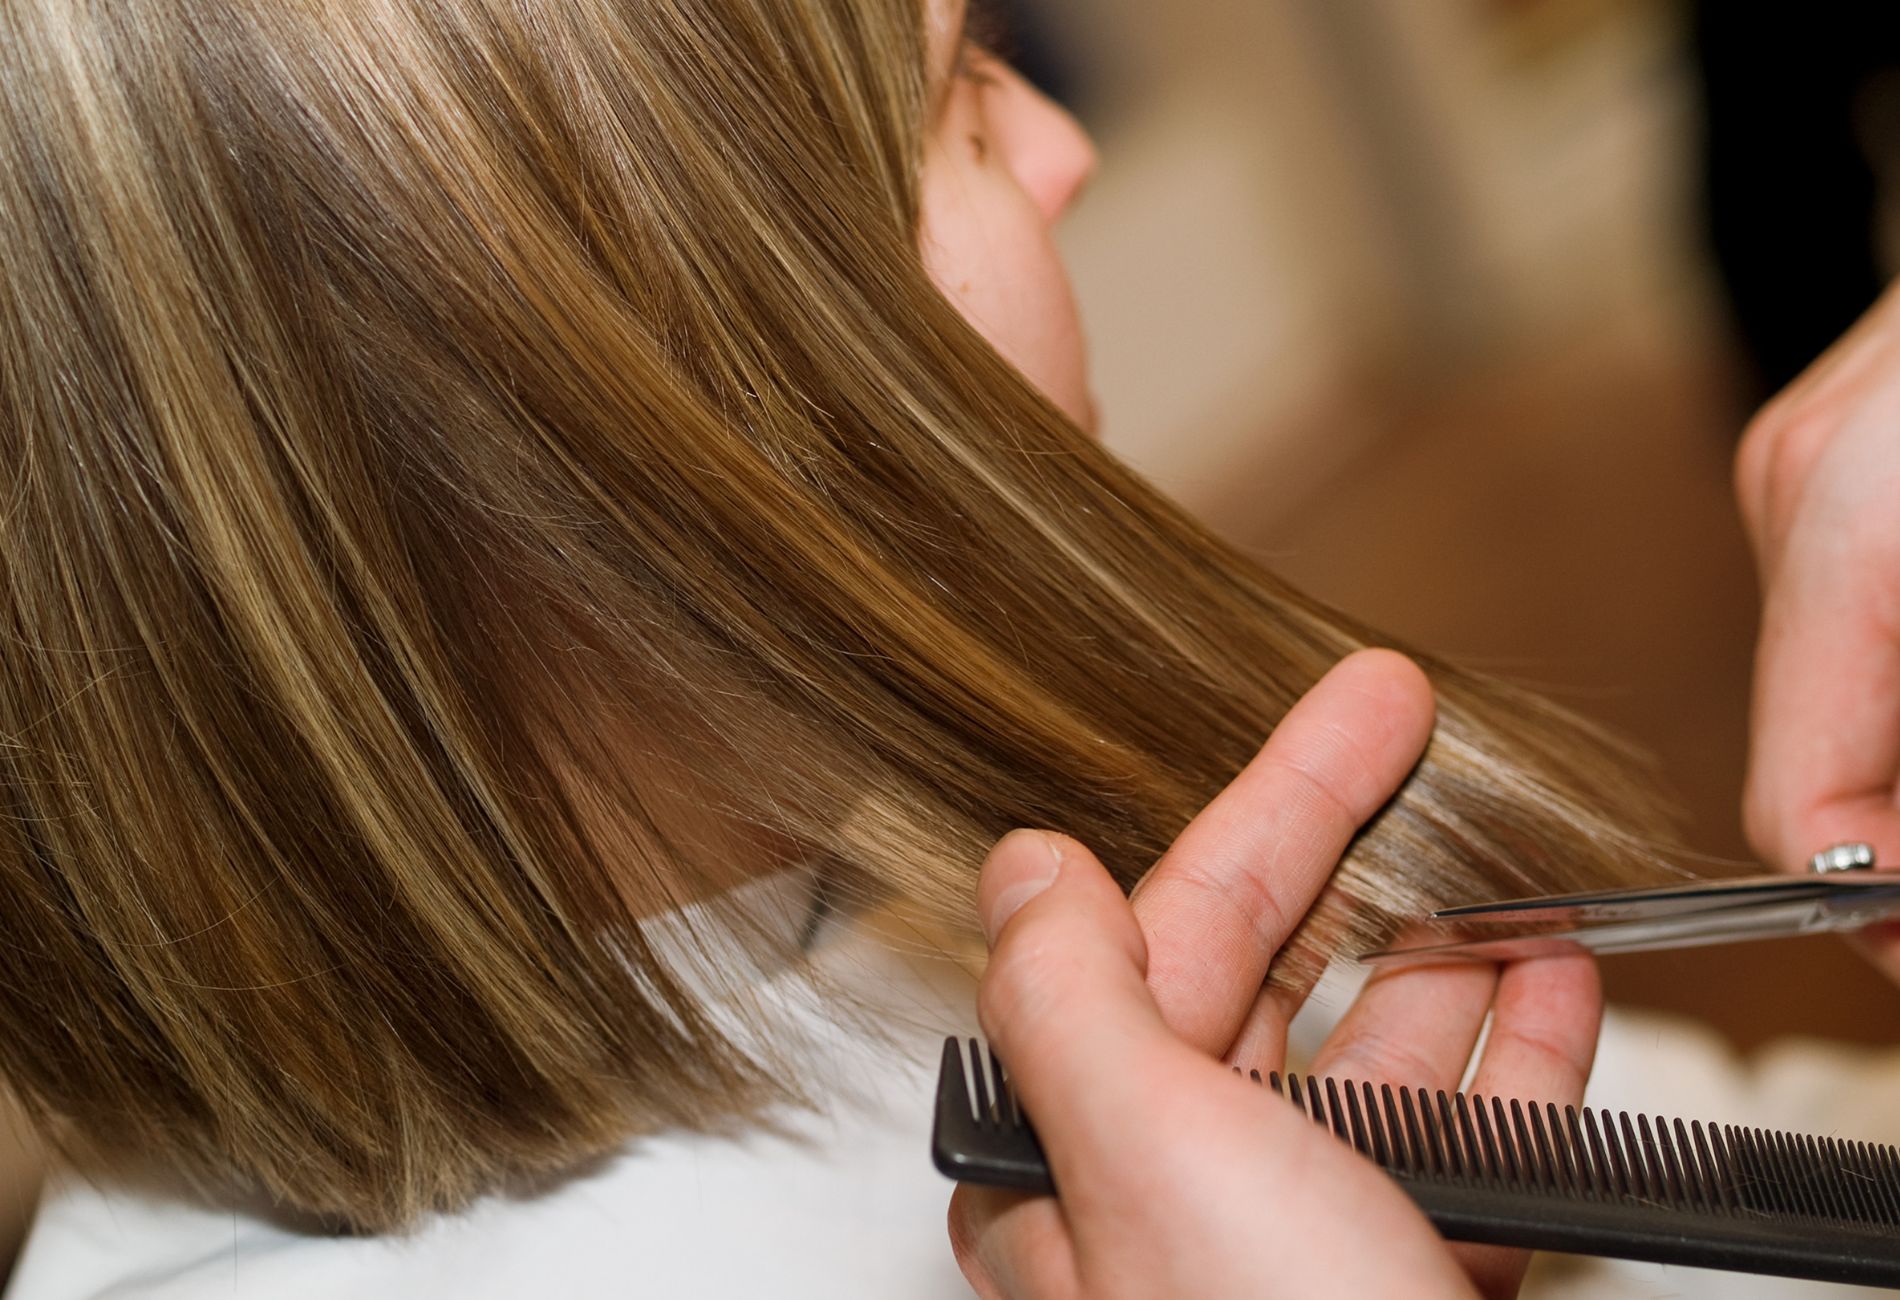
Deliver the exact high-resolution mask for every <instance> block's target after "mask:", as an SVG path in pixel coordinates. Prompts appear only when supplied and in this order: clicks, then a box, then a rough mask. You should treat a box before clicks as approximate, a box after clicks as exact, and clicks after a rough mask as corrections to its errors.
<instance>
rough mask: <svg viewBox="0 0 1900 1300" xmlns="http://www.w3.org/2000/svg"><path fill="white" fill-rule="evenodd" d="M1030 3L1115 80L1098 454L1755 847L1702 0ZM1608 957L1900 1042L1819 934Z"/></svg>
mask: <svg viewBox="0 0 1900 1300" xmlns="http://www.w3.org/2000/svg"><path fill="white" fill-rule="evenodd" d="M1044 8H1045V9H1046V11H1047V12H1048V14H1049V15H1050V16H1051V17H1052V18H1053V19H1054V20H1055V22H1054V25H1055V27H1056V28H1057V32H1058V36H1059V39H1061V40H1063V41H1065V42H1070V43H1072V48H1073V49H1074V50H1075V51H1076V52H1077V55H1078V57H1079V58H1080V59H1081V60H1082V61H1083V63H1084V65H1085V66H1087V67H1092V68H1095V69H1097V70H1098V72H1100V74H1101V75H1099V76H1098V78H1097V79H1096V81H1095V85H1096V87H1097V90H1098V93H1099V98H1098V100H1097V101H1096V102H1095V103H1094V104H1093V105H1092V108H1091V116H1092V118H1093V121H1094V123H1095V125H1096V126H1097V130H1098V135H1099V138H1100V141H1101V144H1102V146H1103V154H1104V159H1105V165H1104V169H1103V172H1102V175H1101V177H1100V181H1099V184H1098V185H1097V186H1096V188H1095V190H1094V192H1093V193H1092V194H1091V195H1090V196H1089V197H1088V198H1086V199H1085V201H1084V204H1083V207H1082V208H1081V209H1080V210H1079V211H1078V212H1077V213H1076V215H1075V218H1074V221H1073V223H1072V226H1071V228H1070V230H1069V232H1068V234H1067V236H1066V239H1067V244H1068V247H1069V250H1070V252H1071V254H1072V258H1073V262H1074V265H1075V267H1076V272H1077V277H1078V282H1079V291H1080V293H1081V295H1082V298H1083V301H1084V309H1085V313H1086V315H1087V317H1088V320H1089V324H1090V328H1091V332H1092V334H1093V337H1094V341H1095V344H1096V358H1097V380H1098V385H1099V388H1100V390H1101V396H1102V399H1103V405H1104V410H1105V413H1106V417H1107V432H1108V437H1109V440H1110V442H1111V443H1112V444H1113V445H1115V446H1116V447H1117V448H1118V449H1120V450H1121V451H1122V452H1123V454H1124V455H1126V456H1127V457H1129V458H1130V459H1131V460H1133V461H1134V462H1136V463H1137V464H1138V465H1140V466H1142V467H1143V468H1144V469H1145V470H1146V471H1147V472H1148V473H1150V474H1151V475H1152V476H1153V477H1154V478H1156V479H1157V480H1158V481H1160V482H1161V483H1162V484H1163V485H1164V486H1166V487H1167V488H1169V489H1170V490H1171V491H1173V492H1175V493H1176V494H1177V495H1179V496H1181V497H1182V498H1183V499H1185V500H1187V501H1188V502H1190V503H1191V504H1193V505H1194V506H1196V507H1197V508H1198V509H1200V510H1201V511H1203V512H1204V513H1205V514H1206V515H1207V516H1208V517H1210V518H1211V519H1213V520H1214V521H1215V522H1216V523H1217V524H1218V525H1219V526H1220V527H1221V528H1222V529H1223V530H1224V531H1226V532H1227V533H1228V534H1229V535H1231V536H1233V537H1236V538H1238V539H1240V540H1242V541H1243V542H1245V543H1247V544H1248V545H1251V546H1254V547H1257V548H1259V549H1260V551H1261V552H1262V554H1263V555H1265V556H1266V557H1267V558H1268V559H1269V560H1270V561H1271V562H1272V563H1273V564H1275V566H1276V567H1278V568H1279V569H1280V570H1281V571H1282V572H1284V573H1286V574H1288V575H1289V576H1291V577H1293V578H1295V579H1296V580H1298V581H1299V582H1301V583H1302V584H1304V585H1305V586H1307V587H1308V588H1310V589H1312V590H1314V591H1315V592H1317V593H1319V594H1320V595H1322V596H1325V597H1327V598H1329V599H1331V600H1332V601H1334V602H1335V603H1337V604H1340V605H1342V606H1344V607H1346V608H1348V609H1351V610H1352V611H1354V612H1355V613H1358V614H1360V615H1363V616H1365V617H1367V618H1370V619H1372V620H1373V621H1375V622H1377V623H1379V624H1380V625H1382V626H1384V627H1387V628H1388V629H1390V630H1392V631H1394V632H1396V633H1399V634H1401V635H1402V636H1405V637H1407V638H1409V639H1412V640H1414V641H1416V642H1418V643H1421V644H1423V645H1426V646H1429V647H1431V648H1433V649H1434V650H1438V651H1441V652H1446V653H1452V654H1455V655H1458V656H1461V657H1463V658H1464V659H1465V660H1467V661H1469V662H1473V663H1476V664H1479V665H1482V666H1486V667H1490V668H1493V669H1495V670H1498V671H1502V672H1505V673H1508V674H1510V675H1512V676H1514V677H1517V678H1520V679H1524V680H1528V681H1532V682H1535V683H1540V684H1542V685H1544V686H1546V687H1547V688H1548V689H1549V690H1551V691H1552V692H1554V693H1556V694H1557V695H1559V696H1560V697H1562V698H1565V699H1567V700H1568V701H1570V702H1571V703H1572V704H1573V705H1574V706H1576V707H1577V708H1579V709H1582V710H1583V711H1585V712H1588V713H1591V714H1593V715H1595V716H1597V717H1599V718H1602V719H1604V720H1606V721H1609V722H1611V723H1613V724H1615V725H1617V726H1619V727H1621V728H1622V729H1624V730H1625V731H1626V732H1628V733H1629V734H1631V735H1633V736H1635V737H1636V738H1637V739H1638V740H1639V741H1641V742H1642V743H1643V744H1644V745H1646V746H1647V747H1648V748H1649V749H1650V750H1651V751H1652V752H1653V753H1654V754H1655V755H1656V756H1657V757H1658V759H1659V761H1660V765H1661V773H1662V779H1663V780H1664V782H1665V783H1666V784H1667V785H1668V786H1669V787H1670V788H1672V789H1673V790H1674V791H1675V792H1676V793H1677V794H1678V795H1680V796H1681V798H1682V800H1683V802H1684V804H1685V806H1686V807H1687V809H1688V811H1689V814H1690V817H1691V821H1690V824H1689V839H1690V842H1691V844H1692V845H1693V846H1694V847H1695V848H1696V849H1698V850H1700V851H1701V852H1703V853H1706V854H1708V855H1711V856H1712V857H1715V858H1719V859H1724V860H1728V861H1739V860H1740V859H1742V858H1743V857H1744V856H1745V855H1746V852H1747V849H1746V845H1745V843H1744V842H1743V840H1742V838H1741V835H1740V830H1739V825H1738V815H1737V811H1736V809H1737V803H1738V799H1739V790H1740V781H1741V773H1742V764H1743V752H1744V751H1743V747H1744V744H1745V739H1746V737H1745V717H1746V703H1747V682H1748V672H1749V658H1750V650H1751V642H1752V638H1753V631H1754V618H1755V590H1754V579H1753V575H1752V571H1751V569H1750V566H1749V561H1748V556H1747V553H1746V550H1745V548H1744V546H1743V543H1742V539H1741V535H1740V530H1739V526H1738V524H1737V523H1736V520H1735V518H1734V515H1733V512H1732V508H1731V506H1730V504H1729V497H1728V482H1727V478H1728V461H1729V455H1730V452H1731V449H1732V447H1733V445H1734V441H1735V439H1736V437H1737V436H1738V434H1739V432H1740V429H1741V427H1742V425H1743V423H1744V422H1745V420H1746V416H1747V409H1746V404H1745V400H1744V399H1743V398H1742V397H1741V396H1740V394H1739V385H1738V383H1737V382H1736V373H1737V365H1736V363H1735V361H1734V359H1733V356H1732V354H1731V350H1730V347H1729V344H1728V341H1727V339H1726V337H1725V334H1724V326H1723V324H1722V320H1721V317H1720V313H1719V311H1718V310H1717V308H1716V307H1715V305H1714V303H1715V298H1714V295H1713V293H1712V290H1711V286H1710V284H1709V281H1708V279H1707V273H1706V271H1705V269H1704V265H1703V261H1702V257H1701V254H1700V250H1699V247H1698V243H1697V238H1696V233H1695V230H1694V227H1693V222H1692V220H1691V213H1692V211H1693V208H1692V202H1693V195H1692V193H1691V190H1690V185H1691V183H1692V178H1693V174H1694V169H1693V163H1692V159H1691V155H1690V150H1691V141H1692V139H1693V135H1692V133H1693V131H1694V128H1695V120H1694V109H1693V83H1692V82H1691V81H1690V79H1689V72H1688V69H1687V68H1686V66H1685V64H1684V62H1683V59H1682V56H1681V30H1680V24H1681V20H1682V15H1681V13H1680V11H1679V9H1678V8H1677V7H1676V6H1674V5H1670V4H1665V3H1660V2H1649V0H1541V2H1540V0H1518V2H1516V3H1500V2H1498V0H1489V2H1485V0H1423V2H1421V0H1170V3H1169V4H1167V5H1156V4H1154V3H1152V0H1045V4H1044ZM1817 847H1818V846H1817ZM1608 976H1609V982H1610V986H1611V988H1612V990H1613V992H1614V994H1615V995H1616V996H1618V997H1619V998H1622V999H1624V1000H1626V1001H1631V1002H1637V1003H1644V1004H1648V1005H1655V1006H1665V1007H1672V1008H1678V1009H1687V1010H1690V1011H1692V1012H1694V1013H1696V1014H1699V1015H1701V1016H1704V1017H1706V1018H1707V1019H1709V1020H1711V1021H1712V1022H1714V1023H1715V1024H1717V1025H1718V1026H1719V1027H1720V1028H1722V1029H1723V1030H1724V1031H1725V1032H1726V1033H1727V1034H1728V1035H1729V1036H1730V1037H1731V1038H1733V1039H1734V1040H1735V1041H1736V1042H1738V1043H1739V1044H1741V1045H1744V1046H1747V1045H1750V1044H1753V1043H1756V1042H1759V1041H1761V1040H1763V1039H1764V1038H1767V1037H1771V1036H1774V1035H1777V1034H1781V1033H1788V1032H1797V1031H1798V1032H1810V1033H1825V1034H1834V1035H1839V1036H1845V1037H1853V1038H1859V1039H1863V1040H1866V1041H1872V1042H1885V1043H1900V994H1896V992H1895V991H1894V990H1893V989H1891V988H1890V987H1889V986H1888V985H1886V984H1885V983H1884V982H1882V981H1881V980H1879V979H1878V978H1876V977H1875V976H1874V975H1872V973H1871V972H1870V971H1868V970H1866V969H1865V968H1864V967H1863V966H1862V965H1861V964H1860V963H1859V962H1858V961H1857V960H1856V959H1854V958H1852V957H1850V956H1849V955H1848V954H1847V953H1845V952H1844V951H1843V950H1842V949H1841V948H1840V947H1839V946H1838V945H1837V944H1836V943H1835V942H1834V941H1831V940H1827V939H1816V940H1803V941H1792V942H1782V943H1777V944H1772V945H1758V946H1751V947H1735V948H1728V949H1720V950H1713V951H1709V950H1705V951H1702V952H1697V953H1686V954H1680V955H1672V956H1659V957H1643V958H1623V959H1617V960H1615V961H1613V962H1612V963H1610V964H1609V969H1608Z"/></svg>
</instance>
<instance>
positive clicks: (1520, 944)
mask: <svg viewBox="0 0 1900 1300" xmlns="http://www.w3.org/2000/svg"><path fill="white" fill-rule="evenodd" d="M1894 915H1900V884H1895V883H1893V882H1892V881H1888V882H1887V883H1886V884H1885V885H1883V886H1881V887H1879V888H1874V889H1855V890H1837V891H1832V892H1830V893H1828V894H1826V895H1824V896H1822V897H1820V898H1811V897H1809V898H1802V897H1796V898H1780V899H1775V898H1773V897H1772V896H1770V898H1769V900H1768V901H1763V902H1759V903H1742V904H1736V903H1730V904H1728V905H1727V906H1722V907H1717V908H1713V909H1708V910H1704V911H1701V912H1674V913H1667V914H1664V915H1661V916H1648V917H1643V918H1641V919H1637V920H1623V921H1615V922H1611V923H1609V924H1604V925H1592V926H1583V927H1578V928H1573V929H1554V930H1553V929H1549V928H1546V927H1544V926H1538V925H1533V924H1531V923H1529V922H1527V923H1526V924H1525V925H1524V926H1523V927H1522V928H1521V929H1518V928H1517V927H1513V929H1518V932H1517V933H1511V934H1496V933H1495V931H1496V927H1494V926H1487V927H1486V931H1487V935H1488V936H1494V937H1486V938H1483V939H1477V940H1467V941H1461V942H1454V943H1439V944H1423V945H1419V946H1416V947H1405V948H1386V949H1382V950H1380V951H1378V952H1370V953H1366V954H1364V955H1362V956H1361V957H1360V958H1359V960H1360V961H1362V962H1366V963H1367V964H1369V965H1375V966H1400V965H1406V966H1412V965H1422V964H1425V963H1431V962H1446V961H1518V960H1521V959H1523V958H1526V957H1544V956H1553V955H1556V954H1560V953H1574V952H1593V953H1598V954H1608V953H1620V952H1652V951H1656V950H1659V949H1664V948H1697V947H1701V946H1704V945H1706V944H1717V943H1740V942H1743V941H1745V940H1749V939H1773V938H1780V937H1784V936H1788V935H1796V934H1815V933H1820V932H1822V931H1827V930H1853V929H1859V928H1860V927H1861V926H1865V925H1872V924H1873V923H1874V922H1876V921H1881V920H1885V919H1886V918H1888V917H1890V916H1894Z"/></svg>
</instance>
